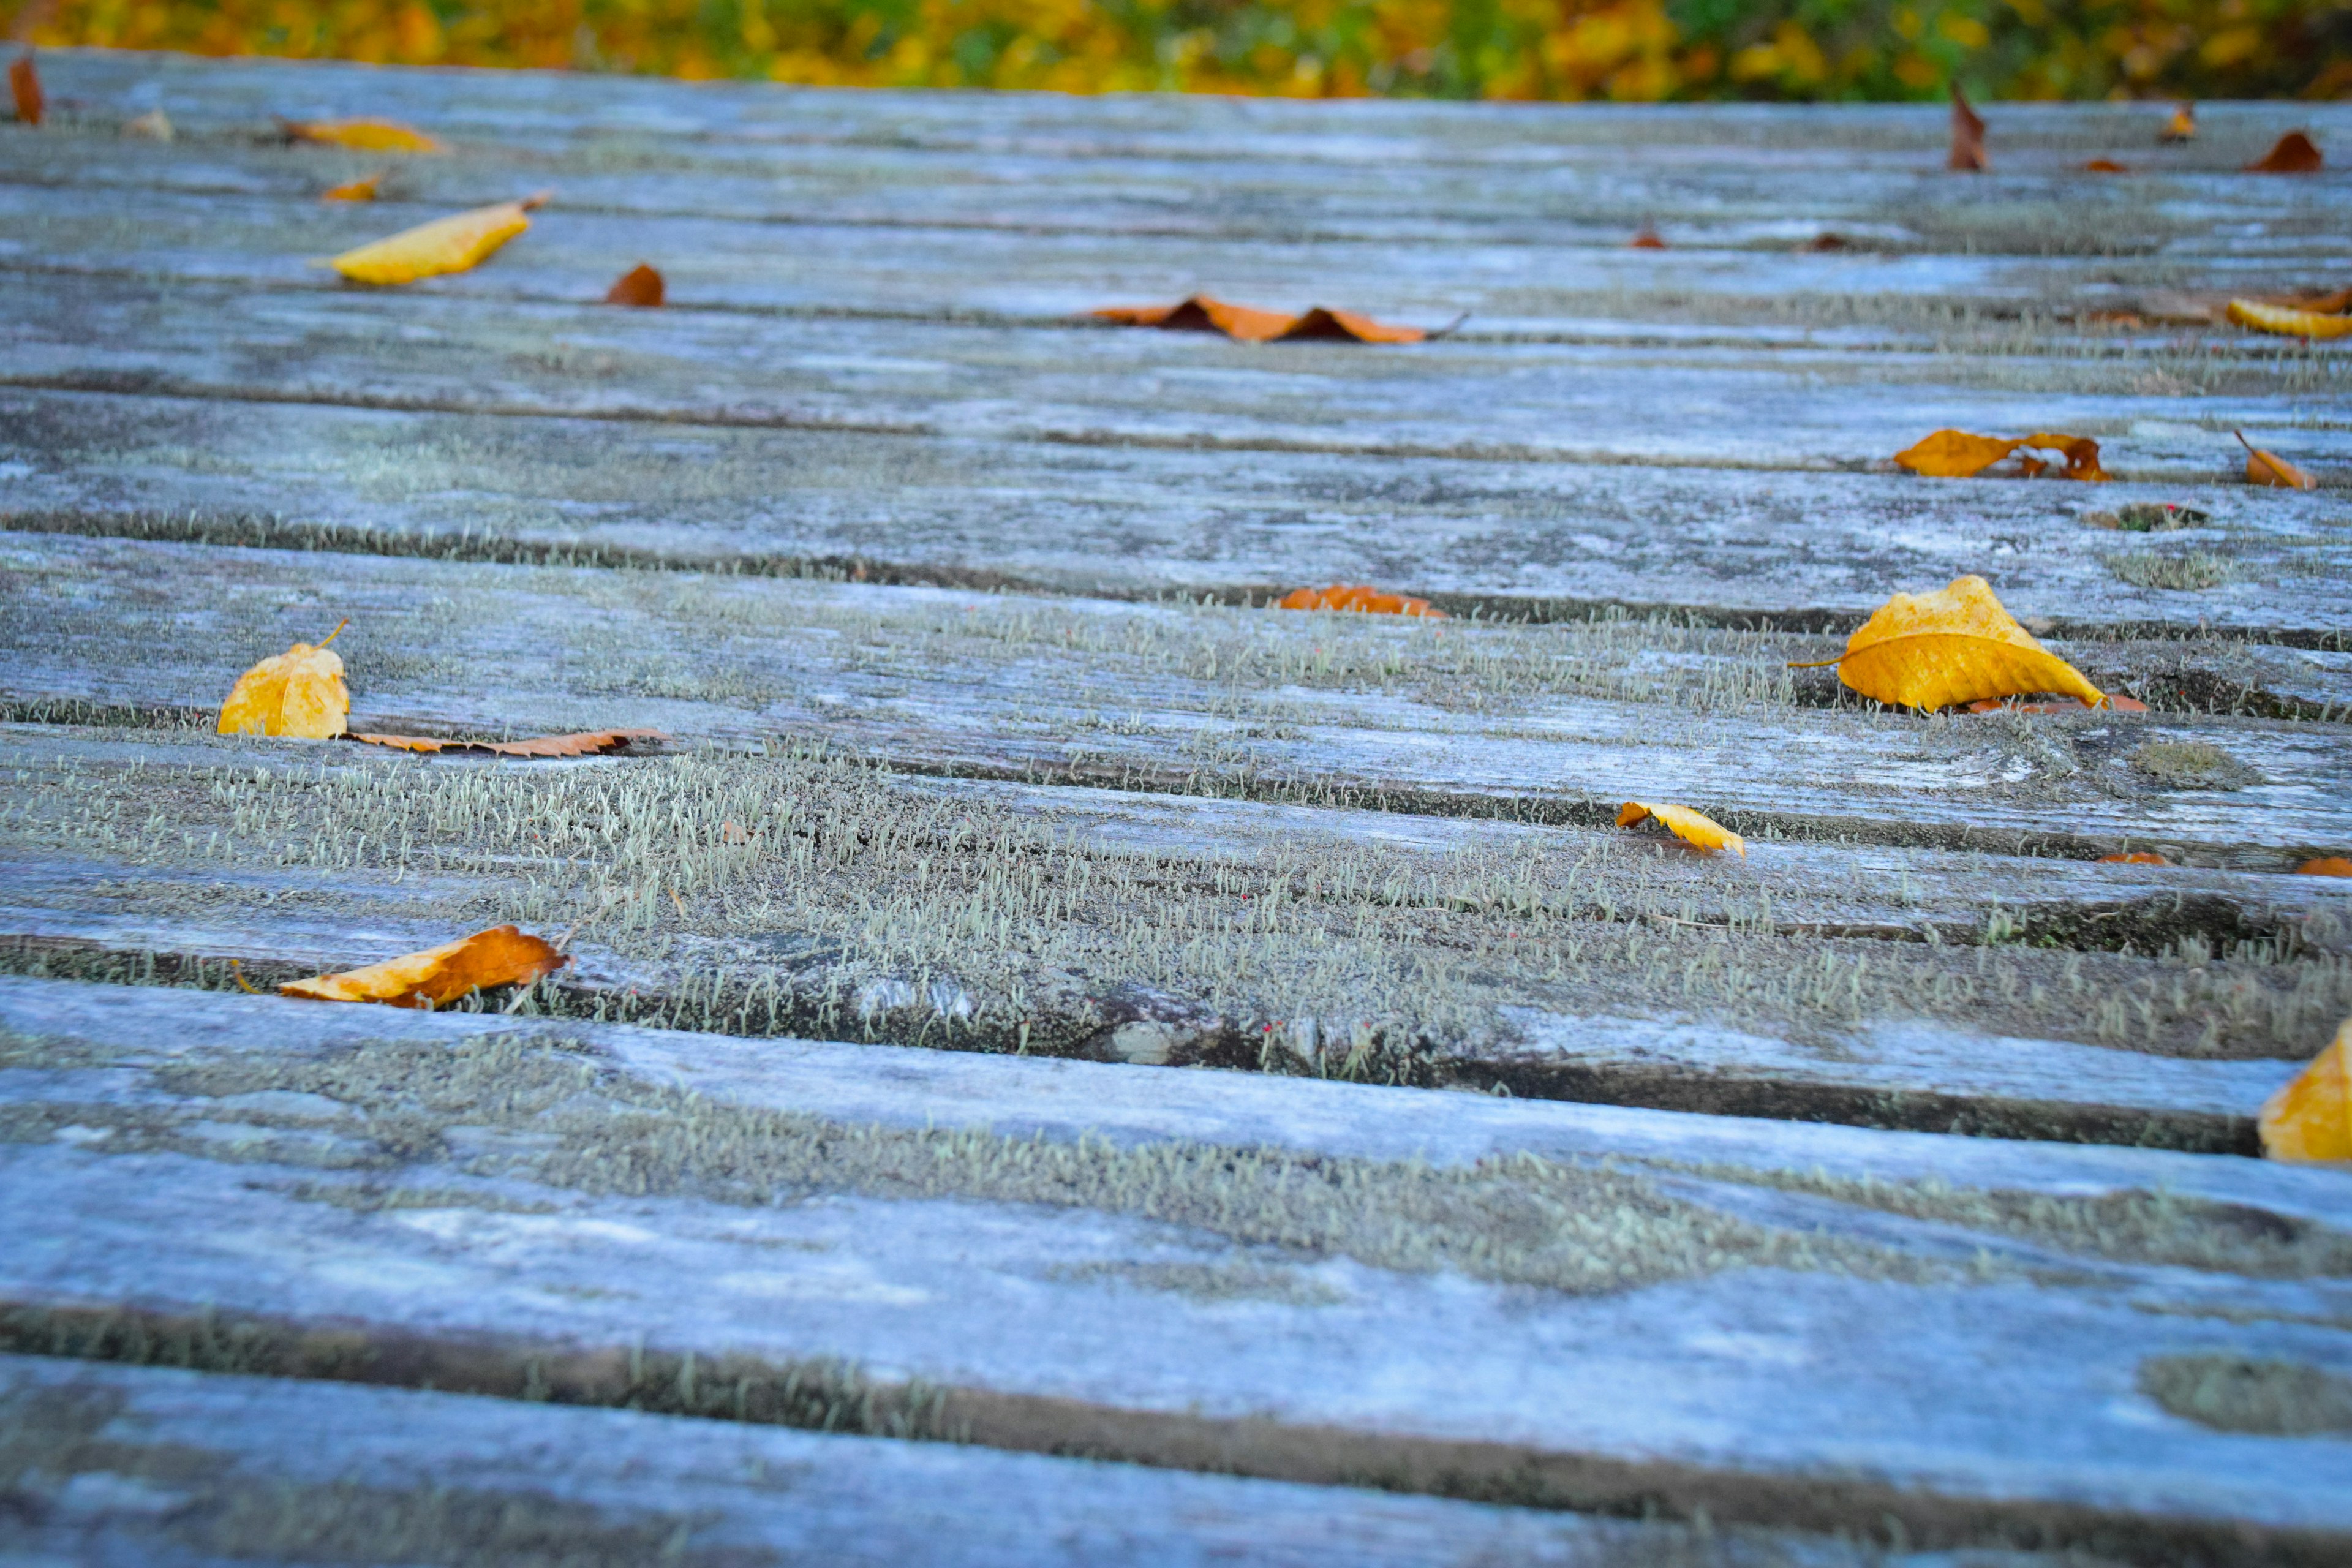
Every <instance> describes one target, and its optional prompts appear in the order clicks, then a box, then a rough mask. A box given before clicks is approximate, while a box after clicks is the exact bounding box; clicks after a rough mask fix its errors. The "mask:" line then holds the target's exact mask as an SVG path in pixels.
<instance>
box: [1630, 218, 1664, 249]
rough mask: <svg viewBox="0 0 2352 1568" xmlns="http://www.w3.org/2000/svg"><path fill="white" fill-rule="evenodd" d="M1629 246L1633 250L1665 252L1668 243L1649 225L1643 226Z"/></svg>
mask: <svg viewBox="0 0 2352 1568" xmlns="http://www.w3.org/2000/svg"><path fill="white" fill-rule="evenodd" d="M1627 246H1628V248H1630V249H1633V250H1664V249H1665V248H1666V242H1665V241H1664V240H1663V239H1660V238H1659V237H1658V231H1657V230H1656V229H1654V228H1652V227H1651V226H1649V225H1648V224H1643V226H1641V229H1640V230H1639V232H1637V233H1636V234H1635V235H1634V236H1633V238H1632V239H1631V240H1629V241H1628V242H1627Z"/></svg>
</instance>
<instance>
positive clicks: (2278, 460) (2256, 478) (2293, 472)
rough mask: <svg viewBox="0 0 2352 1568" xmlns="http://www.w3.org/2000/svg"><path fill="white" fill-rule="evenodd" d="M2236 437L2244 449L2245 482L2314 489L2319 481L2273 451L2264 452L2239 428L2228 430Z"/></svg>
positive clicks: (2293, 488) (2294, 488) (2283, 488)
mask: <svg viewBox="0 0 2352 1568" xmlns="http://www.w3.org/2000/svg"><path fill="white" fill-rule="evenodd" d="M2230 434H2231V435H2232V436H2235V437H2238V445H2239V446H2241V447H2244V448H2245V449H2246V483H2248V484H2250V485H2268V486H2270V487H2271V488H2272V489H2282V490H2315V489H2318V488H2319V481H2318V480H2317V479H2313V478H2312V477H2311V476H2310V475H2309V474H2306V473H2305V472H2304V471H2303V470H2302V469H2301V468H2296V467H2295V466H2294V464H2293V463H2290V462H2288V461H2287V460H2286V459H2285V458H2282V457H2279V456H2278V455H2277V454H2275V453H2272V452H2265V451H2263V449H2262V448H2261V447H2257V446H2255V445H2254V444H2253V443H2252V441H2249V440H2247V439H2246V437H2245V433H2244V432H2243V431H2240V430H2232V431H2231V432H2230Z"/></svg>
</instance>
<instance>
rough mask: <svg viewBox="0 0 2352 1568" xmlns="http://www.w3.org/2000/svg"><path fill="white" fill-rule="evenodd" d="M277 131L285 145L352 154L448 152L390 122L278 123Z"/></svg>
mask: <svg viewBox="0 0 2352 1568" xmlns="http://www.w3.org/2000/svg"><path fill="white" fill-rule="evenodd" d="M278 130H280V131H282V132H285V133H286V137H287V139H288V140H289V141H292V142H310V143H311V144H312V145H314V146H320V147H345V148H349V149H350V150H351V151H352V152H354V153H446V152H447V151H448V150H449V149H448V148H447V147H446V146H445V145H444V144H442V143H441V142H438V141H436V140H435V139H434V138H433V137H430V136H427V135H426V134H425V132H422V131H412V130H410V129H409V128H408V127H407V126H405V125H403V124H401V123H400V122H399V121H393V120H280V121H278Z"/></svg>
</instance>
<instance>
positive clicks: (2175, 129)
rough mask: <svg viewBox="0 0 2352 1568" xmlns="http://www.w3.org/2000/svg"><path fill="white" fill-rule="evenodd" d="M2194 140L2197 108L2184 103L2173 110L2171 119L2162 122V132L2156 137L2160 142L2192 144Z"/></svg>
mask: <svg viewBox="0 0 2352 1568" xmlns="http://www.w3.org/2000/svg"><path fill="white" fill-rule="evenodd" d="M2196 139H2197V106H2196V105H2195V104H2193V103H2184V104H2182V105H2180V107H2179V108H2178V109H2175V110H2173V111H2172V118H2171V119H2169V120H2168V121H2165V122H2164V130H2163V131H2162V132H2160V133H2159V134H2158V141H2162V142H2193V141H2195V140H2196Z"/></svg>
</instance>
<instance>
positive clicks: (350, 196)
mask: <svg viewBox="0 0 2352 1568" xmlns="http://www.w3.org/2000/svg"><path fill="white" fill-rule="evenodd" d="M382 184H383V174H382V173H381V172H379V173H376V174H368V175H365V176H363V177H362V178H360V179H356V180H347V181H345V182H344V183H343V184H340V185H330V186H328V187H327V188H326V189H325V190H323V191H321V192H320V193H319V199H320V201H322V202H372V201H373V200H375V196H376V188H377V187H378V186H380V185H382Z"/></svg>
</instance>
